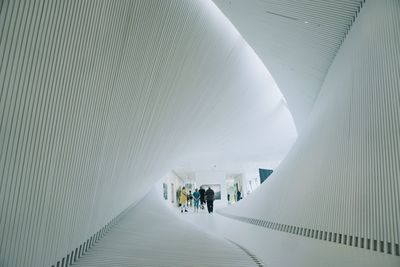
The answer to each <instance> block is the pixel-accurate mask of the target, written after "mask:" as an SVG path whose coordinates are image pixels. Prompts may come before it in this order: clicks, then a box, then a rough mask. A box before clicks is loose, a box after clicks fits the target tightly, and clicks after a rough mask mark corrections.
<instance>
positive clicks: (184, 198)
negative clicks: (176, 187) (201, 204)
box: [179, 187, 188, 212]
mask: <svg viewBox="0 0 400 267" xmlns="http://www.w3.org/2000/svg"><path fill="white" fill-rule="evenodd" d="M187 198H188V194H187V192H186V189H185V187H182V190H181V195H180V196H179V203H181V212H183V209H185V212H188V211H187V209H186V205H187V200H188V199H187Z"/></svg>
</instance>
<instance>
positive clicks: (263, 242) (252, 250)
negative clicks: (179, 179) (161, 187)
mask: <svg viewBox="0 0 400 267" xmlns="http://www.w3.org/2000/svg"><path fill="white" fill-rule="evenodd" d="M161 195H162V193H161V192H157V191H156V190H155V191H153V192H151V193H150V194H149V195H148V196H147V197H146V198H145V199H144V200H143V201H141V202H140V203H139V204H138V205H137V206H136V207H135V208H133V209H132V211H131V212H129V213H128V214H127V215H126V217H125V218H124V219H123V220H122V221H120V222H119V223H118V224H117V225H116V226H114V228H113V229H112V230H111V231H110V232H109V233H108V234H107V235H106V236H105V237H104V238H103V239H102V240H101V241H100V242H99V243H97V244H96V245H95V246H94V247H93V248H91V249H90V250H89V252H88V253H86V254H85V255H84V256H83V257H82V258H81V259H79V260H78V262H77V263H75V264H74V266H268V267H275V266H276V267H281V266H283V267H286V266H290V267H296V266H299V267H300V266H301V267H313V266H323V267H329V266H332V267H336V266H348V267H350V266H351V267H354V266H360V267H361V266H362V267H372V266H374V267H375V266H380V267H384V266H390V267H399V266H400V257H397V256H391V255H387V254H383V253H379V252H374V251H369V250H365V249H359V248H354V247H349V246H344V245H339V244H335V243H331V242H325V241H321V240H315V239H311V238H306V237H301V236H297V235H293V234H288V233H284V232H279V231H274V230H270V229H267V228H263V227H259V226H255V225H252V224H248V223H243V222H240V221H237V220H233V219H229V218H227V217H224V216H221V215H219V214H218V213H215V212H214V213H212V214H208V213H207V211H206V209H205V210H200V211H199V213H194V212H193V208H191V209H190V210H189V212H187V213H181V212H180V210H179V209H178V208H177V207H175V206H173V205H172V204H170V203H168V202H167V201H165V200H163V199H161V197H159V196H161ZM217 206H219V205H218V203H217ZM258 260H259V261H258Z"/></svg>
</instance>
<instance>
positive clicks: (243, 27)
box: [213, 0, 364, 129]
mask: <svg viewBox="0 0 400 267" xmlns="http://www.w3.org/2000/svg"><path fill="white" fill-rule="evenodd" d="M213 1H214V2H215V3H216V4H217V6H218V7H219V8H220V9H221V10H222V11H223V13H224V14H225V15H226V16H227V17H228V18H229V20H230V21H231V22H232V23H233V24H234V25H235V26H236V28H237V29H238V30H239V32H240V33H241V34H242V35H243V37H244V38H245V39H246V41H247V42H248V43H249V44H250V45H251V46H252V47H253V48H254V50H255V51H256V53H257V54H258V56H259V57H260V58H261V59H262V61H263V62H264V64H265V65H266V66H267V68H268V70H269V71H270V72H271V74H272V75H273V77H274V79H275V81H276V82H277V84H278V86H279V88H280V89H281V91H282V93H283V95H284V96H285V98H286V100H287V102H288V105H289V108H290V110H291V112H292V114H293V117H294V120H295V123H296V126H297V128H298V129H301V128H302V126H303V125H304V123H305V121H306V120H307V117H308V114H309V112H310V111H311V109H312V107H313V104H314V101H315V99H316V97H317V95H318V93H319V90H320V88H321V85H322V82H323V80H324V78H325V75H326V72H327V70H328V68H329V66H330V65H331V62H332V60H333V58H334V57H335V55H336V53H337V51H338V49H339V47H340V45H341V43H342V41H343V40H344V38H345V36H346V34H347V32H348V30H349V28H350V26H351V25H352V23H353V20H354V18H355V17H356V16H357V13H358V12H359V11H360V7H361V6H362V4H363V2H364V1H363V0H340V1H324V0H316V1H315V0H314V1H313V0H299V1H290V0H246V1H241V0H213Z"/></svg>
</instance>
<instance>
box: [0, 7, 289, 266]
mask: <svg viewBox="0 0 400 267" xmlns="http://www.w3.org/2000/svg"><path fill="white" fill-rule="evenodd" d="M0 3H1V9H0V237H1V239H0V266H2V267H3V266H4V267H9V266H13V267H14V266H18V267H21V266H30V267H32V266H50V265H51V264H55V263H56V262H57V261H59V260H61V259H62V258H65V257H66V255H67V254H70V253H71V251H76V249H77V248H80V246H86V244H87V240H88V239H89V238H90V237H91V238H92V239H93V236H95V235H96V233H98V231H99V230H100V229H104V228H103V227H104V226H105V225H106V224H108V223H109V222H111V221H112V220H113V219H114V218H115V217H116V216H117V215H118V214H120V213H121V212H122V211H123V210H125V209H126V208H127V207H128V206H130V205H131V204H132V203H135V202H136V201H137V200H139V199H141V197H142V196H143V195H144V194H145V193H146V192H147V190H148V188H149V187H150V186H151V185H152V184H153V183H154V182H155V181H156V180H157V179H159V178H160V177H162V175H164V174H165V173H166V172H167V171H169V170H170V169H173V168H174V167H175V166H176V165H177V164H179V163H180V162H181V161H182V160H181V159H185V160H188V161H190V160H192V159H193V157H197V158H203V159H205V160H206V161H210V162H209V163H207V164H208V166H212V165H211V163H212V164H216V159H223V160H227V159H232V158H233V159H235V160H238V159H241V158H248V156H249V155H256V154H257V156H258V157H259V158H260V157H261V159H263V158H265V151H271V154H269V156H271V158H272V159H273V160H277V157H278V158H281V157H282V156H283V155H284V154H285V153H286V151H287V149H288V148H289V147H290V145H291V141H290V140H293V138H295V129H294V126H293V123H292V122H291V119H290V114H289V112H288V110H287V108H286V106H285V103H284V102H283V101H282V96H281V94H280V93H279V91H278V89H277V87H276V85H274V84H273V82H272V78H271V77H270V76H269V74H268V72H267V71H266V70H265V68H264V67H263V66H262V64H261V62H260V61H259V60H258V59H257V57H256V56H255V54H254V53H253V51H252V50H251V49H250V48H249V47H248V45H247V44H246V43H245V42H244V40H243V39H242V38H241V37H240V35H239V34H238V33H237V32H236V31H234V30H232V28H229V26H231V25H230V24H228V23H227V22H226V21H225V20H224V19H221V16H218V15H219V14H220V13H217V12H216V11H218V10H217V9H216V8H215V6H214V5H213V4H212V2H209V1H148V0H143V1H139V0H136V1H130V0H121V1H108V0H104V1H99V0H88V1H81V0H71V1H70V0H65V1H41V0H37V1H29V0H26V1H24V0H6V1H1V2H0ZM213 7H214V9H213ZM222 18H223V17H222ZM257 60H258V61H257ZM238 107H240V108H238ZM249 107H251V108H249ZM271 114H272V115H273V116H271ZM260 121H265V122H266V123H265V124H263V125H260ZM271 129H274V130H276V132H275V133H274V131H273V130H271ZM248 132H251V133H252V136H251V138H248ZM280 132H285V135H283V134H281V133H280ZM278 134H279V135H278ZM264 138H268V140H269V141H270V142H269V143H264V142H261V141H262V140H263V139H264ZM235 144H238V145H237V146H236V145H235ZM260 144H261V145H260ZM255 149H258V153H255ZM246 151H247V152H249V153H247V152H246ZM200 152H201V153H202V154H201V153H200ZM221 154H222V155H225V156H221ZM205 155H206V156H205ZM191 156H192V158H191ZM197 162H198V161H195V163H197ZM203 163H204V162H203ZM179 166H180V165H179ZM89 242H90V241H89ZM75 254H76V253H75Z"/></svg>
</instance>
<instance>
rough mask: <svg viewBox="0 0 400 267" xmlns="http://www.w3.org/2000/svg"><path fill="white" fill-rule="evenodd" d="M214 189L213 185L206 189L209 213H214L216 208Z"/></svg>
mask: <svg viewBox="0 0 400 267" xmlns="http://www.w3.org/2000/svg"><path fill="white" fill-rule="evenodd" d="M214 196H215V194H214V190H212V189H211V187H208V189H207V191H206V200H207V210H208V213H212V212H213V209H214Z"/></svg>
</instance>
